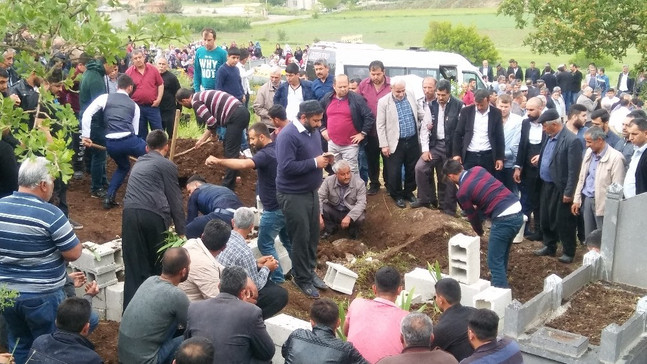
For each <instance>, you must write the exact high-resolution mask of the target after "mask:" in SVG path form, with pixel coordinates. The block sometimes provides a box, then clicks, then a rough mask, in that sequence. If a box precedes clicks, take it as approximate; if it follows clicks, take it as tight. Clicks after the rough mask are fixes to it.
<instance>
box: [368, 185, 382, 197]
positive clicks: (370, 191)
mask: <svg viewBox="0 0 647 364" xmlns="http://www.w3.org/2000/svg"><path fill="white" fill-rule="evenodd" d="M378 192H380V186H371V187H370V188H369V189H368V191H366V194H367V195H369V196H373V195H377V193H378Z"/></svg>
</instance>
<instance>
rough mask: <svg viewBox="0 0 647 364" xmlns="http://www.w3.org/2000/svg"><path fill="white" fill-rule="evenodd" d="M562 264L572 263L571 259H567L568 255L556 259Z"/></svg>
mask: <svg viewBox="0 0 647 364" xmlns="http://www.w3.org/2000/svg"><path fill="white" fill-rule="evenodd" d="M557 260H559V261H560V262H562V263H573V257H569V256H568V255H566V254H564V255H562V256H561V257H559V258H557Z"/></svg>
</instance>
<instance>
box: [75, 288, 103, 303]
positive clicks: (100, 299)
mask: <svg viewBox="0 0 647 364" xmlns="http://www.w3.org/2000/svg"><path fill="white" fill-rule="evenodd" d="M80 297H83V296H80ZM92 308H107V306H106V289H105V288H101V289H100V290H99V294H97V295H96V296H94V297H92Z"/></svg>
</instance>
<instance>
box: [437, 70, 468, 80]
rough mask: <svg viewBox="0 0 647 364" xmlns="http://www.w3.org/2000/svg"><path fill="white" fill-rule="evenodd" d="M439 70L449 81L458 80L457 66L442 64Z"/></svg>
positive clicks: (442, 76) (441, 76) (441, 75)
mask: <svg viewBox="0 0 647 364" xmlns="http://www.w3.org/2000/svg"><path fill="white" fill-rule="evenodd" d="M439 71H440V78H444V79H446V80H449V81H454V82H458V71H456V66H440V70H439ZM463 81H464V80H463Z"/></svg>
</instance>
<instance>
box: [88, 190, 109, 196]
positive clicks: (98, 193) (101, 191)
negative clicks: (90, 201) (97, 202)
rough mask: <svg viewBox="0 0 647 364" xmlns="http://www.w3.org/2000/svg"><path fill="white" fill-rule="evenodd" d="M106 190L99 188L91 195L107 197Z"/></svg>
mask: <svg viewBox="0 0 647 364" xmlns="http://www.w3.org/2000/svg"><path fill="white" fill-rule="evenodd" d="M106 195H107V193H106V190H104V189H103V188H99V189H98V190H95V191H92V192H90V197H92V198H106Z"/></svg>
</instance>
